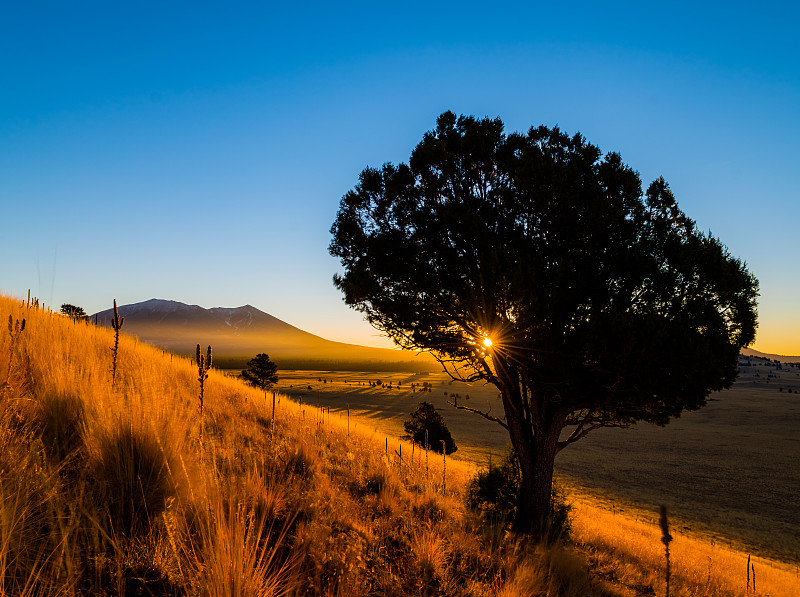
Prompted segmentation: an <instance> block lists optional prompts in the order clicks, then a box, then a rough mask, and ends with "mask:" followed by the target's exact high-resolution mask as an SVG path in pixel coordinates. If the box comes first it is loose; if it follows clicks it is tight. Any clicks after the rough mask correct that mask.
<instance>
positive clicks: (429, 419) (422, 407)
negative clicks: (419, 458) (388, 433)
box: [403, 402, 458, 454]
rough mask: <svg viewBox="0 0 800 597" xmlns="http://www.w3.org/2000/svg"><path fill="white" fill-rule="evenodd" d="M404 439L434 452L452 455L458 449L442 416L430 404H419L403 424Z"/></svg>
mask: <svg viewBox="0 0 800 597" xmlns="http://www.w3.org/2000/svg"><path fill="white" fill-rule="evenodd" d="M403 429H405V432H406V438H407V439H410V440H411V441H413V442H415V443H417V444H419V445H421V446H424V447H426V448H429V449H431V450H433V451H434V452H439V453H440V454H441V452H442V442H444V453H445V454H452V453H453V452H455V451H456V450H458V447H457V446H456V442H455V440H454V439H453V436H452V435H451V434H450V430H449V429H448V428H447V424H446V423H445V422H444V418H443V417H442V415H441V414H440V413H439V412H438V411H437V410H436V408H435V407H434V406H433V404H431V403H430V402H420V403H419V406H418V407H417V410H415V411H414V412H413V413H411V417H410V418H409V419H408V420H407V421H406V422H404V423H403Z"/></svg>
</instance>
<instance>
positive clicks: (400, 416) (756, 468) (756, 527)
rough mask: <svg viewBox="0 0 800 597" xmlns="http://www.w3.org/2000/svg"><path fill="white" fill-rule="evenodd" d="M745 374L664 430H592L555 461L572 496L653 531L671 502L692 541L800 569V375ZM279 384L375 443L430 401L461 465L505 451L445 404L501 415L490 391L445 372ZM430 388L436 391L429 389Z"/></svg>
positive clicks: (295, 375)
mask: <svg viewBox="0 0 800 597" xmlns="http://www.w3.org/2000/svg"><path fill="white" fill-rule="evenodd" d="M740 368H741V375H740V377H739V379H738V380H737V382H736V383H735V384H734V386H733V387H732V388H731V389H729V390H725V391H723V392H718V393H714V394H712V395H711V397H710V400H709V403H708V405H707V406H706V407H705V408H702V409H700V410H699V411H696V412H689V413H684V414H683V416H681V417H680V418H679V419H675V420H673V421H672V422H670V424H669V425H667V426H666V427H663V428H660V427H655V426H652V425H646V424H641V425H636V426H634V427H632V428H630V429H600V430H596V431H594V432H592V433H591V434H590V435H588V436H587V437H586V438H584V439H583V440H581V441H580V442H577V443H576V444H574V445H572V446H570V447H568V448H566V449H565V450H563V451H562V452H561V453H560V454H559V455H558V457H557V458H556V474H557V475H558V476H559V477H560V478H561V480H562V483H563V484H564V485H566V486H567V487H568V489H569V490H570V492H571V493H573V494H575V495H581V496H582V497H583V499H590V500H591V501H592V502H594V503H600V504H603V505H604V506H605V507H606V508H607V509H609V510H612V511H620V512H623V511H624V512H626V513H627V514H629V515H633V516H635V517H639V518H641V519H644V520H647V519H652V521H653V522H654V523H656V520H657V516H658V514H657V512H658V507H659V505H661V504H664V505H666V506H667V507H668V508H669V510H670V512H671V516H672V518H673V520H674V521H675V522H676V523H677V524H678V525H679V526H680V527H681V528H682V530H683V531H684V532H689V533H692V534H697V535H698V536H704V537H710V538H711V539H712V540H714V541H719V542H722V543H727V544H730V545H732V546H734V547H736V548H738V549H742V550H745V551H747V552H751V551H752V553H754V554H760V555H763V556H767V557H772V558H776V559H779V560H782V561H786V562H792V563H794V564H800V435H798V433H797V430H798V429H800V368H798V367H794V366H790V365H788V364H783V365H782V367H781V368H778V367H776V364H775V363H774V362H768V361H767V360H765V359H758V358H752V357H750V358H748V357H741V358H740ZM279 374H280V377H281V380H280V383H279V384H278V385H277V387H276V388H275V389H276V390H277V391H279V392H280V393H282V394H287V395H289V396H291V397H292V398H293V399H294V400H298V401H300V400H302V401H303V402H304V403H309V404H311V405H313V406H317V405H318V404H319V406H322V407H325V408H329V409H330V411H331V413H332V415H333V416H340V417H346V416H347V412H348V410H349V413H350V416H351V422H352V425H353V426H354V427H356V426H361V427H362V428H363V426H367V427H368V428H372V429H373V430H374V433H375V434H376V435H378V436H381V435H385V436H386V437H392V438H396V437H400V436H402V435H403V421H405V420H406V419H407V418H408V415H409V413H410V412H411V411H413V410H414V409H415V408H416V407H417V404H418V403H419V402H421V401H423V400H426V401H428V402H431V403H433V404H434V405H435V406H436V408H437V409H439V410H440V412H441V413H442V415H443V416H444V419H445V421H446V423H447V425H448V427H449V429H450V431H451V433H452V434H453V437H454V439H455V440H456V443H457V445H458V451H457V452H456V454H454V457H455V458H457V459H462V460H466V461H469V462H472V463H474V464H476V465H478V466H481V465H483V466H485V465H486V464H487V463H488V462H489V460H490V459H495V462H497V460H496V459H498V458H499V457H500V455H501V454H502V452H503V450H504V448H505V445H506V443H507V442H508V436H507V434H506V432H505V430H504V429H502V428H501V427H500V426H499V425H497V424H494V423H491V422H489V421H487V420H485V419H483V418H481V417H479V416H477V415H475V414H472V413H468V412H465V411H463V410H456V409H455V408H453V407H452V406H451V405H449V404H448V401H450V402H452V401H453V400H454V399H455V398H456V397H455V396H454V395H458V397H457V400H458V403H459V404H465V405H469V406H472V407H474V408H480V409H482V410H486V409H489V408H491V412H492V414H497V415H502V405H501V403H500V401H499V399H498V396H497V391H496V389H494V387H493V386H489V385H482V384H472V385H467V384H464V383H461V382H456V381H452V380H450V378H449V377H448V376H447V375H446V374H445V373H431V374H424V373H423V374H404V373H398V372H391V373H376V372H352V371H347V372H343V371H338V372H337V371H299V370H286V371H280V372H279ZM378 381H380V385H377V382H378ZM412 383H413V384H414V388H413V389H412V386H411V384H412ZM426 383H427V384H428V387H430V391H422V390H421V388H422V386H423V384H426Z"/></svg>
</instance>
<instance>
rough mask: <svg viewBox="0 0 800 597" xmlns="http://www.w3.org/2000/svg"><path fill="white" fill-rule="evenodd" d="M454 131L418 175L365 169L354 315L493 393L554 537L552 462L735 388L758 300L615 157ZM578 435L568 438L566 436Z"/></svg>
mask: <svg viewBox="0 0 800 597" xmlns="http://www.w3.org/2000/svg"><path fill="white" fill-rule="evenodd" d="M503 128H504V127H503V123H502V121H501V120H500V119H499V118H496V119H489V118H484V119H476V118H473V117H466V116H461V117H456V116H455V114H453V113H452V112H446V113H444V114H442V115H441V116H440V117H439V119H438V121H437V126H436V129H435V130H433V131H429V132H428V133H426V134H425V135H424V137H423V139H422V141H421V142H420V143H419V144H418V145H417V147H416V148H415V149H414V150H413V152H412V154H411V158H410V160H409V163H408V164H404V163H401V164H399V165H397V166H395V165H392V164H385V165H384V166H383V167H382V168H380V169H375V168H366V169H365V170H364V171H363V172H362V173H361V176H360V178H359V182H358V184H357V185H356V186H355V188H354V189H352V190H351V191H349V192H348V193H347V194H346V195H345V196H344V197H343V198H342V200H341V204H340V208H339V212H338V214H337V217H336V221H335V222H334V224H333V226H332V228H331V233H332V235H333V239H332V241H331V244H330V247H329V249H330V252H331V254H332V255H334V256H336V257H339V258H340V260H341V263H342V265H343V267H344V272H343V274H342V275H336V276H335V277H334V284H335V285H336V286H337V287H338V288H339V289H341V290H342V291H343V292H344V298H345V301H346V303H347V304H349V305H351V306H352V307H354V308H355V309H357V310H359V311H361V312H363V313H364V314H365V315H366V317H367V319H368V321H369V322H370V323H371V324H372V325H373V326H375V327H376V328H378V329H379V330H381V331H382V332H384V333H386V334H387V335H388V336H389V337H391V338H392V339H393V340H394V341H395V342H396V343H397V344H398V345H400V346H401V347H404V348H409V349H413V350H427V351H430V352H431V353H432V354H433V355H434V356H436V357H437V358H438V359H439V360H440V361H441V362H442V363H443V364H444V365H445V367H446V369H447V370H448V371H449V372H450V374H451V375H453V376H454V377H455V378H458V379H464V380H468V381H478V380H483V381H486V382H488V383H491V384H494V385H495V386H496V387H497V388H498V390H499V394H500V400H501V402H502V412H499V411H496V410H493V409H489V410H479V409H477V408H472V407H471V406H469V405H458V408H462V409H466V410H471V411H473V412H476V413H478V414H480V415H482V416H484V417H486V418H487V419H490V420H492V421H495V422H496V423H498V424H499V425H502V426H503V427H504V428H506V429H507V430H508V432H509V435H510V438H511V441H512V443H513V445H514V449H515V450H516V453H517V456H518V458H519V460H520V466H521V468H522V473H523V487H522V492H521V496H522V497H521V499H523V500H524V501H525V503H524V504H521V508H522V510H523V511H522V512H521V515H522V517H523V520H524V521H525V522H526V523H527V524H528V526H529V527H530V528H531V530H533V531H534V532H537V529H539V528H540V527H541V526H542V525H544V524H545V523H546V517H547V514H548V503H549V497H550V496H549V492H550V485H551V481H552V469H553V461H554V458H555V454H556V453H557V452H558V451H559V450H561V449H563V448H564V447H565V446H566V445H568V444H570V443H572V442H574V441H577V440H579V439H581V438H582V437H584V436H585V435H586V434H587V433H589V432H590V431H591V430H593V429H596V428H598V427H604V426H627V425H630V424H632V423H634V422H636V421H648V422H651V423H655V424H659V425H663V424H666V423H667V422H668V421H669V419H670V417H676V416H678V415H680V413H681V412H682V411H684V410H694V409H698V408H700V407H702V406H703V405H704V404H705V403H706V399H707V397H708V395H709V393H710V392H712V391H715V390H721V389H723V388H727V387H729V386H730V385H731V384H732V383H733V381H734V379H735V378H736V375H737V357H738V353H739V350H740V349H741V348H742V347H744V346H747V345H748V344H750V343H751V342H752V341H753V340H754V337H755V329H756V298H757V295H758V282H757V280H756V279H755V277H754V276H753V275H752V274H751V273H750V272H749V271H748V270H747V268H746V266H745V265H744V263H743V262H742V261H741V260H739V259H738V258H735V257H733V256H731V254H730V253H729V251H728V249H727V248H726V247H725V246H724V245H723V244H722V243H721V242H720V241H719V240H718V239H717V238H715V237H714V236H712V235H711V234H710V233H704V232H701V231H700V230H698V229H697V226H696V225H695V223H694V222H693V221H692V220H691V219H690V218H688V217H687V216H686V215H685V214H684V213H683V212H682V211H681V210H680V209H679V207H678V205H677V202H676V200H675V198H674V196H673V194H672V192H671V191H670V188H669V186H668V184H667V183H666V182H665V181H664V180H663V179H662V178H659V179H657V180H655V181H654V182H652V183H651V184H650V185H649V186H648V188H647V190H646V191H645V192H643V191H642V184H641V180H640V178H639V175H638V173H637V172H635V171H634V170H633V169H631V168H630V167H628V166H627V165H625V164H624V163H623V161H622V159H621V157H620V155H619V154H617V153H607V154H603V153H602V152H601V151H600V150H599V149H598V148H597V147H596V146H594V145H592V144H590V143H588V142H587V141H586V140H585V139H584V138H583V137H582V136H581V135H579V134H576V135H572V136H570V135H567V134H566V133H564V132H562V131H561V130H560V129H559V128H558V127H555V128H547V127H545V126H539V127H532V128H531V129H530V130H529V131H528V132H527V133H512V134H505V132H504V130H503ZM565 427H567V428H569V429H570V433H569V434H568V435H566V436H564V435H562V433H561V432H562V430H563V429H564V428H565Z"/></svg>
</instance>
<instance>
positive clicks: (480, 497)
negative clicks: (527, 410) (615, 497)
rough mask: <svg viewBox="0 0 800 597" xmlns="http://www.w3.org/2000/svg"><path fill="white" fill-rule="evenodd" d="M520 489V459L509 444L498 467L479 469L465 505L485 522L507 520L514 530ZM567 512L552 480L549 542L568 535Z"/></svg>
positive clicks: (560, 492)
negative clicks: (485, 520)
mask: <svg viewBox="0 0 800 597" xmlns="http://www.w3.org/2000/svg"><path fill="white" fill-rule="evenodd" d="M521 486H522V471H521V469H520V466H519V460H518V459H517V455H516V453H515V452H514V448H513V447H512V446H511V444H508V445H507V446H506V450H505V453H504V454H503V460H502V462H501V463H500V465H499V466H490V467H489V468H488V469H484V470H481V471H479V472H478V474H477V475H476V476H474V477H473V478H472V479H470V481H469V483H468V484H467V489H466V502H467V506H468V507H469V508H470V509H471V510H474V511H475V512H477V513H479V514H480V515H481V516H482V517H484V518H485V519H488V522H494V523H496V522H497V521H506V522H508V523H509V524H511V526H512V527H513V526H514V523H515V520H516V514H517V500H518V499H519V492H520V487H521ZM570 510H571V506H570V505H569V504H568V503H567V501H566V496H565V495H564V492H563V491H562V490H561V488H560V487H559V486H558V484H557V483H556V482H555V481H554V482H553V492H552V498H551V508H550V528H549V532H548V536H549V538H550V539H551V540H555V539H557V538H567V537H568V536H569V531H570V519H569V514H570Z"/></svg>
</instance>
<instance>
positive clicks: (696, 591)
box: [573, 497, 800, 597]
mask: <svg viewBox="0 0 800 597" xmlns="http://www.w3.org/2000/svg"><path fill="white" fill-rule="evenodd" d="M573 526H574V532H575V536H576V538H577V539H578V540H579V541H580V542H581V543H583V544H584V545H585V546H586V547H587V549H588V550H589V552H590V553H591V554H592V558H593V560H594V563H595V565H596V566H598V567H599V568H601V569H610V570H613V572H611V573H610V574H611V575H612V576H614V577H615V578H616V579H617V580H618V581H620V582H622V583H624V584H627V585H629V586H651V587H653V588H654V589H655V590H656V592H657V594H658V595H662V594H664V588H665V587H664V585H665V581H664V567H665V560H664V545H663V544H662V543H661V530H660V528H659V526H658V524H657V523H655V522H650V521H641V520H636V519H634V518H632V517H630V516H627V515H622V514H614V513H612V512H609V511H608V510H606V509H604V508H601V507H599V506H598V505H596V504H593V503H592V502H591V499H590V498H588V497H584V498H583V499H582V500H580V501H575V502H574V505H573ZM670 533H671V534H672V536H673V541H672V543H670V559H671V566H672V580H671V587H670V594H671V595H676V596H679V595H686V596H690V595H698V596H708V597H712V596H713V597H716V596H721V595H745V594H746V593H745V591H746V583H747V575H746V570H747V562H748V555H747V554H745V553H742V552H740V551H736V550H733V549H730V548H728V547H725V546H721V545H717V544H714V543H712V542H711V541H709V540H708V539H704V538H699V537H693V536H691V535H688V534H685V533H681V532H680V531H676V530H674V529H671V531H670ZM752 565H753V566H755V570H756V578H757V584H756V589H757V591H758V593H757V594H758V595H771V596H773V597H776V596H778V595H782V596H786V597H790V596H793V595H798V594H800V575H798V573H797V570H796V568H795V567H794V566H792V565H789V564H784V563H781V562H778V561H775V560H770V559H766V558H759V557H753V558H752ZM751 589H752V587H751ZM750 594H751V595H752V590H751V593H750Z"/></svg>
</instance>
